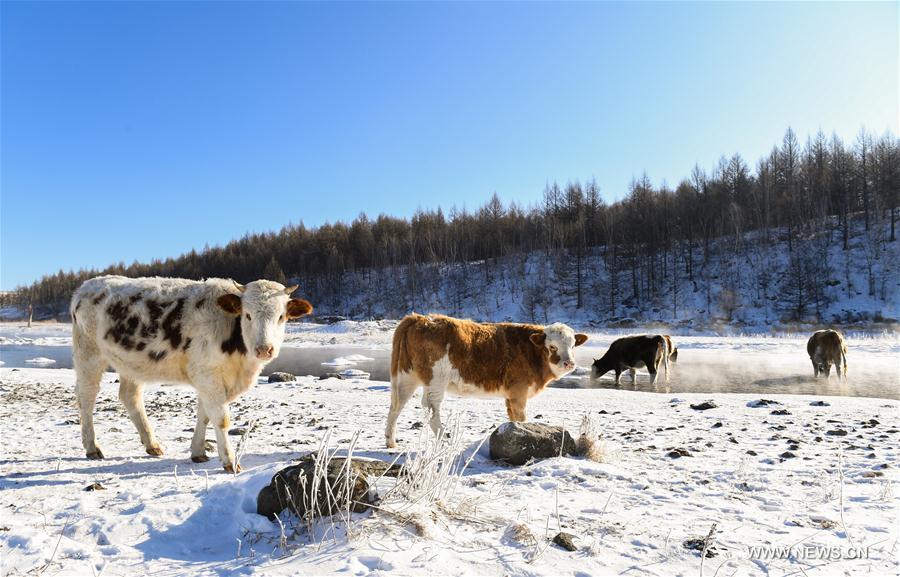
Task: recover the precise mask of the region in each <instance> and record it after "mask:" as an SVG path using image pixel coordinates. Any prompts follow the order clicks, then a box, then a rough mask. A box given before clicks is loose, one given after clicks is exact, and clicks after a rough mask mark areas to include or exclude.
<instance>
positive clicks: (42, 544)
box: [0, 368, 900, 575]
mask: <svg viewBox="0 0 900 577" xmlns="http://www.w3.org/2000/svg"><path fill="white" fill-rule="evenodd" d="M114 378H115V375H114V374H112V373H108V374H107V375H106V376H105V381H104V386H103V389H102V391H101V394H100V399H99V403H98V408H97V411H96V415H97V416H96V421H97V434H98V441H99V443H100V444H101V446H103V447H104V452H105V453H106V455H107V457H108V458H107V459H106V460H105V461H102V462H97V461H87V460H86V459H84V457H83V452H82V449H81V445H80V435H79V426H78V424H77V423H78V416H77V411H76V409H75V403H74V395H73V389H74V375H73V373H72V371H70V370H58V369H56V370H54V369H17V370H13V369H8V368H3V369H0V381H2V386H0V423H2V429H3V430H2V435H3V437H2V438H3V439H4V443H3V452H4V454H3V459H4V460H3V464H2V470H3V478H2V480H0V487H2V489H3V490H2V491H0V511H2V516H0V526H2V529H3V530H2V531H0V553H2V569H3V573H4V574H17V573H25V572H28V571H35V570H40V569H41V568H46V571H47V574H59V575H84V574H88V575H90V574H92V573H99V572H101V571H102V572H103V575H130V574H136V573H164V574H168V575H181V574H210V575H212V574H222V573H223V572H227V571H239V572H241V573H242V574H247V573H256V574H266V575H273V574H274V575H281V574H285V575H286V574H304V575H312V574H343V575H364V574H391V575H398V574H399V575H406V574H411V573H429V574H487V575H504V574H532V575H607V574H620V573H623V572H626V573H629V574H638V573H641V574H649V575H699V574H700V558H699V553H698V552H696V551H692V550H690V549H688V548H686V547H685V546H684V543H685V542H686V541H688V540H690V539H692V538H698V537H704V536H706V535H707V534H708V533H709V530H710V527H711V526H712V525H713V524H714V523H715V524H716V526H717V532H716V540H715V553H716V555H715V556H714V557H709V558H707V559H706V560H705V561H704V568H703V572H704V574H706V575H713V574H714V573H716V571H718V573H719V574H720V575H733V574H736V575H763V574H770V575H787V574H801V575H802V574H803V573H801V571H803V572H805V573H806V574H808V575H832V574H868V573H871V574H880V575H886V574H895V573H896V572H897V571H898V569H900V563H898V557H897V554H898V550H897V538H898V529H897V527H898V525H897V521H898V518H897V517H898V510H900V509H898V496H897V490H896V483H897V481H898V474H897V468H898V467H900V443H898V439H900V432H898V425H900V412H898V407H900V402H898V401H893V400H885V399H874V398H836V397H828V398H824V397H822V398H820V397H815V396H791V395H782V396H773V397H767V398H771V399H772V400H775V401H777V404H774V405H769V406H759V407H754V406H750V405H752V404H753V403H752V401H756V400H759V398H760V397H759V396H758V395H746V394H718V393H717V394H688V395H684V394H678V395H671V394H655V393H638V392H629V391H610V390H566V389H551V390H547V391H546V392H544V393H543V394H541V395H540V396H538V397H536V398H535V399H533V400H532V401H531V402H530V403H529V407H528V413H529V417H530V418H531V419H533V420H539V421H543V422H548V423H553V424H564V425H566V426H567V427H568V428H569V429H570V430H571V431H572V432H573V433H577V431H578V426H579V422H580V420H581V417H582V415H584V414H591V415H593V416H594V417H595V418H596V419H597V420H598V423H599V424H600V427H601V431H602V435H603V444H604V453H605V459H604V462H603V463H595V462H592V461H586V460H581V459H573V458H561V459H550V460H547V461H543V462H540V463H537V464H534V465H531V466H526V467H520V468H511V467H505V466H499V465H496V464H494V463H492V462H490V461H489V460H488V459H487V458H486V456H485V455H484V450H483V449H482V451H481V452H480V453H478V454H477V455H476V456H475V459H474V461H473V463H472V465H471V466H470V468H469V470H468V471H467V472H466V473H465V475H463V477H462V478H461V479H460V480H459V482H458V484H457V486H456V490H455V492H454V493H453V496H452V497H450V498H448V499H447V500H446V502H441V503H437V504H435V505H433V506H432V507H431V509H432V510H429V511H418V512H419V513H420V514H421V517H420V518H416V519H414V520H410V521H408V522H404V521H403V520H402V519H398V518H396V517H395V516H389V515H386V514H384V513H381V512H378V511H371V512H367V513H362V514H357V515H355V516H354V521H353V525H352V529H353V530H352V531H351V533H352V535H353V536H352V538H351V539H349V540H348V539H347V537H346V534H345V532H344V531H343V529H341V528H340V527H338V529H337V530H336V531H335V532H334V533H333V534H332V533H331V529H330V528H329V527H330V525H329V524H328V523H325V524H324V525H323V527H325V529H324V530H325V537H324V538H322V539H321V542H320V544H315V543H310V542H309V539H308V538H307V537H306V536H304V535H302V534H300V535H294V536H290V538H289V539H288V542H287V544H286V545H285V546H284V547H281V546H279V530H278V528H277V527H276V526H275V525H274V524H272V523H270V522H269V521H267V520H266V519H264V518H262V517H259V516H258V515H256V514H255V513H254V511H255V497H256V493H257V492H258V490H259V489H260V488H261V487H262V486H263V485H265V484H266V483H267V482H268V481H269V479H270V478H271V475H272V474H273V473H274V472H275V471H276V470H278V469H279V468H281V467H283V466H285V465H286V464H288V463H289V462H290V461H291V460H292V459H296V458H297V457H299V456H301V455H303V454H305V453H307V452H309V451H311V450H313V449H315V448H316V447H318V446H319V443H320V440H321V439H322V437H323V436H324V435H326V434H328V432H329V431H330V438H331V440H332V444H333V445H334V446H337V447H346V444H347V443H348V442H349V440H350V439H351V438H352V437H353V435H354V434H355V432H357V431H359V432H360V437H359V441H358V445H357V448H356V452H357V454H361V455H365V456H372V457H382V458H387V459H391V458H393V457H394V454H393V453H391V452H388V451H385V450H384V449H383V437H382V430H383V424H384V417H385V413H386V411H387V406H388V403H389V388H388V385H387V384H386V383H382V382H371V381H353V380H350V381H346V380H345V381H340V380H333V379H329V380H324V381H317V380H314V379H313V378H309V377H307V378H302V379H300V380H299V381H297V382H294V383H286V384H279V385H269V384H260V385H259V386H256V387H254V388H253V389H251V391H250V392H249V393H248V394H247V395H245V396H244V397H242V398H241V399H239V400H238V401H237V402H236V403H235V404H234V405H233V412H232V415H233V419H232V420H233V422H234V423H235V424H236V425H237V426H240V425H242V424H244V423H246V422H248V421H249V420H251V419H256V420H257V423H258V424H257V428H256V429H255V430H254V431H252V432H251V433H250V434H249V435H248V437H247V439H246V452H245V456H244V458H243V464H244V466H245V467H246V468H247V471H245V472H244V473H242V474H241V475H239V476H237V477H232V476H229V475H227V474H225V473H223V472H222V471H221V469H220V467H219V464H218V462H217V461H216V459H213V460H211V461H210V462H209V463H205V464H193V463H191V462H190V461H189V459H188V445H189V438H190V435H191V433H190V430H191V427H192V426H193V424H194V403H195V400H194V399H195V397H194V394H193V391H191V390H190V389H188V388H181V387H150V388H148V392H147V408H148V414H149V415H150V419H151V422H152V423H153V424H154V426H155V427H156V430H157V435H158V437H159V438H160V440H161V442H162V443H163V446H164V448H165V450H166V455H165V456H164V457H162V458H152V457H148V456H145V455H144V454H143V451H142V448H141V446H140V443H139V440H138V437H137V434H136V433H135V432H134V430H133V427H132V425H131V423H130V421H129V420H128V417H127V415H126V413H125V411H124V409H123V408H122V406H121V404H120V403H119V402H118V399H117V397H116V394H117V393H116V388H115V385H114V384H113V383H112V380H113V379H114ZM707 399H712V400H713V401H714V402H715V404H717V405H718V407H717V408H714V409H709V410H706V411H697V410H693V409H691V408H690V405H691V404H696V403H699V402H701V401H704V400H707ZM822 399H824V400H825V401H826V402H827V403H828V404H827V405H825V406H819V405H818V404H815V402H816V401H819V400H822ZM444 408H445V412H446V414H448V416H449V414H450V413H451V412H452V413H455V414H456V415H457V416H458V418H459V419H460V422H461V423H462V424H463V425H464V427H463V429H464V433H463V435H464V442H465V443H466V445H468V446H469V447H470V450H472V449H474V448H475V447H476V446H477V445H478V443H480V442H481V440H482V439H483V438H484V436H485V435H486V434H488V433H489V432H490V430H492V428H493V427H494V426H495V425H496V424H498V423H500V422H502V421H503V420H505V415H504V411H503V410H502V403H501V402H499V401H497V400H480V399H459V398H454V397H451V398H449V399H448V400H447V402H445V404H444ZM775 411H778V412H782V411H786V414H776V413H775ZM351 415H352V416H351ZM421 417H422V416H421V414H420V412H419V408H418V406H417V402H416V401H415V399H414V400H413V401H412V402H411V403H410V404H409V406H407V408H406V411H405V412H404V413H403V415H402V416H401V419H400V427H399V441H400V443H401V449H402V448H403V447H404V446H405V447H407V448H409V447H414V446H415V445H416V442H417V438H418V435H419V431H417V430H413V429H411V426H412V425H413V424H414V423H415V422H416V421H420V420H421ZM844 433H845V434H844ZM207 437H208V438H213V435H212V432H211V431H210V432H208V433H207ZM681 450H683V451H686V452H687V453H689V456H682V457H680V458H674V457H671V456H668V455H670V454H672V453H673V451H675V452H679V451H681ZM92 483H100V484H101V485H102V486H103V487H104V488H105V490H99V491H92V492H87V491H85V487H87V486H88V485H91V484H92ZM559 528H561V529H562V530H563V531H566V532H569V533H572V534H574V535H575V536H576V537H577V539H576V544H577V545H578V546H579V550H578V551H576V552H571V553H570V552H567V551H564V550H562V549H560V548H558V547H556V546H549V547H547V546H546V545H547V540H546V538H545V537H548V536H549V537H552V536H553V535H555V534H556V532H557V531H558V530H559ZM289 529H290V524H289ZM238 540H240V542H241V546H240V555H238V550H239V549H238ZM757 546H759V547H788V546H793V547H794V549H793V551H794V556H793V557H791V558H785V559H777V560H773V559H764V558H762V557H764V556H765V555H766V554H768V553H767V552H766V551H755V552H753V553H751V551H750V548H751V547H757ZM804 547H807V548H810V550H811V551H813V553H804V551H806V549H803V548H804ZM813 547H820V548H827V549H812V548H813ZM860 547H868V550H867V551H868V553H867V554H868V558H867V559H852V558H850V557H851V555H853V554H854V552H856V551H858V550H859V549H858V548H860ZM831 548H835V549H834V551H837V552H838V553H839V554H840V555H841V556H842V557H843V558H840V559H838V558H835V555H837V554H834V555H831V556H823V555H824V553H821V552H822V551H826V550H827V551H832V549H831ZM815 551H819V553H815Z"/></svg>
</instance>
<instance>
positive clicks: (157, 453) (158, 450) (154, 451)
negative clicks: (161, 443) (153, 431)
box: [147, 447, 163, 457]
mask: <svg viewBox="0 0 900 577" xmlns="http://www.w3.org/2000/svg"><path fill="white" fill-rule="evenodd" d="M147 454H148V455H152V456H154V457H162V454H163V450H162V447H150V448H149V449H147Z"/></svg>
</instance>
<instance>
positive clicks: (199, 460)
mask: <svg viewBox="0 0 900 577" xmlns="http://www.w3.org/2000/svg"><path fill="white" fill-rule="evenodd" d="M191 461H193V462H194V463H205V462H207V461H209V457H207V456H206V455H191Z"/></svg>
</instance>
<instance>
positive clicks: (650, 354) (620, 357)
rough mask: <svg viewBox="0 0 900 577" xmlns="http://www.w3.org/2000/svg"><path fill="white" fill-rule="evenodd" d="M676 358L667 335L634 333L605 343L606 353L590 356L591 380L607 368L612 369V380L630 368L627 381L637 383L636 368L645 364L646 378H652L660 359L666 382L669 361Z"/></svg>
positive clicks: (617, 380) (652, 380) (606, 371)
mask: <svg viewBox="0 0 900 577" xmlns="http://www.w3.org/2000/svg"><path fill="white" fill-rule="evenodd" d="M676 358H678V350H677V349H675V347H674V346H672V339H671V337H669V336H668V335H637V336H631V337H622V338H620V339H616V340H614V341H613V342H612V344H611V345H609V349H607V351H606V353H605V354H604V355H603V356H602V357H600V358H599V359H596V360H594V364H593V365H592V366H591V380H594V381H596V380H599V379H600V377H602V376H603V375H605V374H606V373H608V372H609V371H615V372H616V384H617V385H618V384H619V377H621V376H622V373H623V372H624V371H625V369H628V370H629V371H630V372H631V383H632V384H635V383H637V369H640V368H643V367H646V368H647V371H648V372H649V373H650V382H651V383H655V382H656V374H657V372H658V370H659V365H660V363H662V364H663V368H664V369H665V371H666V382H667V383H668V382H669V361H674V360H675V359H676Z"/></svg>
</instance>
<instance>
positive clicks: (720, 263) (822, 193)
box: [0, 129, 900, 321]
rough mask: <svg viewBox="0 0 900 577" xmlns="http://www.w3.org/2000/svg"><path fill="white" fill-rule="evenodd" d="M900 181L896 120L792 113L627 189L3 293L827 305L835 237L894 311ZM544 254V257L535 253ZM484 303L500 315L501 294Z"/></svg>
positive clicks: (609, 313) (787, 316)
mask: <svg viewBox="0 0 900 577" xmlns="http://www.w3.org/2000/svg"><path fill="white" fill-rule="evenodd" d="M898 198H900V139H898V137H897V136H896V135H894V134H891V133H885V134H883V135H880V136H876V135H873V134H871V133H869V132H868V131H866V130H864V129H862V130H860V132H859V133H858V135H857V136H856V138H855V139H854V140H853V142H850V143H846V142H844V141H843V140H842V139H840V138H839V137H838V136H836V135H832V136H830V137H829V136H826V135H825V134H824V133H822V132H819V133H817V134H815V135H812V136H809V137H807V138H806V139H805V141H804V142H803V143H801V141H800V140H799V139H798V137H797V135H796V134H795V133H794V132H793V130H791V129H788V130H787V131H786V133H785V134H784V137H783V138H782V140H781V142H780V143H779V144H777V145H775V146H774V147H773V148H772V150H771V152H770V153H769V154H768V155H766V156H765V157H763V158H761V159H759V160H758V161H757V162H756V164H755V165H753V166H750V165H748V163H747V162H746V161H745V160H744V159H743V158H741V156H740V155H737V154H735V155H733V156H731V157H725V156H723V157H722V158H720V159H719V161H718V162H717V163H716V164H715V166H714V167H713V168H711V169H708V170H707V169H703V168H701V167H699V166H695V167H694V168H693V170H692V171H691V172H690V175H689V176H688V177H686V178H684V179H683V180H682V181H681V182H679V183H678V185H677V186H675V187H674V188H670V187H668V186H666V185H665V184H663V185H659V186H654V184H653V183H652V182H651V180H650V178H649V177H648V176H647V175H646V174H644V175H642V176H641V177H639V178H635V179H634V180H633V181H632V182H631V185H630V187H629V190H628V192H627V194H626V195H625V197H624V198H623V199H622V200H620V201H617V202H612V203H607V202H605V201H604V199H603V196H602V194H601V190H600V188H599V187H598V185H597V183H596V182H595V181H594V180H590V181H587V182H579V181H572V182H569V183H567V184H565V185H562V186H561V185H559V184H557V183H552V184H549V185H547V186H546V187H545V190H544V194H543V199H542V202H541V203H539V204H538V205H536V206H530V207H524V206H521V205H519V204H517V203H515V202H511V203H504V202H502V201H501V199H500V198H498V196H497V195H496V194H495V195H494V196H493V197H492V198H490V199H489V200H488V201H487V202H486V203H485V204H484V205H483V206H482V207H480V208H479V209H477V210H473V211H468V210H465V209H463V210H458V209H455V208H454V209H451V210H450V211H449V212H445V211H443V210H442V209H440V208H437V209H434V210H420V211H418V212H417V213H416V214H415V215H413V216H412V218H409V219H405V218H397V217H393V216H388V215H378V216H377V217H370V216H367V215H365V214H361V215H360V216H359V217H358V218H356V219H355V220H354V221H353V222H351V223H349V224H347V223H342V222H338V223H334V224H325V225H322V226H319V227H317V228H307V227H305V226H304V225H303V224H299V225H290V226H286V227H284V228H283V229H281V230H280V231H279V232H268V233H259V234H248V235H246V236H244V237H243V238H240V239H238V240H234V241H232V242H229V243H228V244H227V245H225V246H224V247H212V248H206V249H204V250H203V251H201V252H196V251H191V252H189V253H187V254H184V255H181V256H179V257H176V258H167V259H165V260H154V261H151V262H149V263H138V262H135V263H133V264H130V265H125V264H124V263H119V264H115V265H112V266H110V267H108V268H106V269H104V270H79V271H68V272H65V271H62V270H61V271H59V272H57V273H56V274H51V275H47V276H45V277H43V278H42V279H40V280H38V281H36V282H34V283H33V284H32V285H30V286H22V287H18V288H17V289H16V290H15V291H12V292H11V293H7V294H6V295H4V296H3V300H4V302H3V303H0V304H4V305H17V306H19V307H24V306H27V305H28V304H29V303H32V304H33V305H34V306H35V307H44V309H45V310H49V311H50V312H51V314H57V315H62V314H64V313H65V311H66V308H67V306H68V299H69V297H70V295H71V294H72V292H73V291H74V290H75V289H76V288H77V287H78V285H79V284H80V283H81V282H83V281H84V280H85V279H87V278H90V277H92V276H95V275H97V274H122V275H127V276H152V275H159V276H178V277H185V278H196V279H199V278H203V277H212V276H218V277H231V278H234V279H236V280H238V281H240V282H247V281H250V280H254V279H256V278H269V279H273V280H278V281H281V282H285V281H287V280H291V281H298V282H299V283H300V285H301V289H300V293H302V294H303V295H304V297H305V298H308V299H310V300H311V301H312V302H313V303H315V304H316V305H317V310H318V311H320V312H329V313H334V314H348V315H351V316H355V317H366V316H384V315H387V316H399V315H401V314H403V313H404V312H406V311H408V310H411V309H417V308H420V307H422V306H434V295H436V294H437V295H439V296H440V298H445V299H447V301H448V302H446V303H444V304H443V307H442V308H444V309H445V310H446V311H447V312H467V311H471V309H470V308H467V307H466V306H464V301H465V300H467V299H472V298H481V299H484V298H485V295H483V294H478V291H477V290H475V289H473V287H476V286H480V287H494V289H495V290H505V289H502V288H501V289H498V287H504V286H511V285H509V283H506V284H500V285H498V284H496V283H494V282H493V279H494V278H495V277H498V276H502V277H503V278H507V277H509V276H520V277H521V278H520V279H518V280H517V281H516V282H515V283H514V285H515V287H516V288H515V291H516V292H517V293H518V294H517V295H516V298H515V300H516V302H517V303H518V307H519V309H518V312H519V313H520V315H518V316H523V317H531V319H534V320H539V317H540V316H541V315H540V314H539V313H538V312H537V311H538V310H539V309H540V307H541V306H542V304H541V303H544V304H543V306H544V310H545V312H546V311H547V310H549V309H548V306H547V304H546V302H545V301H547V300H550V301H552V300H553V299H554V298H556V297H555V295H554V291H555V292H556V293H558V295H559V299H560V300H561V301H563V300H564V301H565V303H566V304H565V306H566V307H567V309H566V310H568V311H569V312H570V313H571V314H569V315H567V316H578V311H580V310H582V309H584V308H585V307H586V306H590V307H592V309H593V310H591V311H590V315H592V316H595V317H597V318H615V317H617V316H621V315H622V314H625V313H629V312H634V311H647V310H654V309H655V310H657V311H658V310H659V309H660V307H666V308H668V309H670V313H674V317H673V315H672V314H668V316H669V317H670V318H679V306H678V305H679V299H681V300H682V301H684V300H685V299H686V295H684V294H681V295H679V292H682V293H683V292H684V291H685V290H686V289H685V288H684V287H686V286H687V287H691V289H690V290H691V291H692V292H694V293H705V295H704V298H705V300H706V303H707V305H706V313H707V314H708V315H709V314H712V312H711V307H710V303H711V302H712V301H715V303H716V309H717V311H718V313H719V314H723V311H724V314H725V316H726V317H727V316H729V315H730V312H733V310H734V309H735V308H737V307H740V306H742V303H746V302H749V301H750V300H753V299H754V298H755V299H763V300H777V301H778V302H777V306H776V307H775V308H774V310H775V311H776V312H777V316H778V317H779V318H781V319H784V320H794V321H800V320H813V321H816V320H819V321H821V320H823V311H825V310H826V309H827V308H828V305H829V304H830V303H831V301H833V300H834V299H835V298H840V293H839V292H838V293H835V291H834V290H830V289H829V287H833V286H834V285H835V284H836V283H839V282H841V281H840V280H836V279H837V278H838V277H839V276H840V274H841V271H839V270H837V269H836V266H837V265H835V264H834V260H835V259H834V258H833V255H832V256H829V255H830V254H832V252H833V249H835V247H837V249H838V250H840V251H845V252H847V254H848V255H849V254H850V251H854V252H853V257H852V259H851V258H850V257H849V256H848V257H847V259H846V260H847V261H848V263H847V264H846V266H845V270H844V271H843V274H844V275H845V276H846V277H847V278H846V282H847V283H848V287H846V288H847V290H848V291H849V288H850V287H849V284H850V283H851V280H850V272H849V271H850V264H849V261H850V260H853V261H854V262H855V264H856V265H858V267H860V270H861V271H862V274H863V277H864V281H863V282H862V283H859V282H858V283H856V285H859V284H864V285H865V286H864V287H862V288H863V292H865V294H866V296H868V297H870V298H871V299H875V300H878V301H881V302H882V303H885V307H886V310H889V311H892V312H893V309H894V308H895V306H894V305H895V304H896V303H895V302H894V299H896V284H897V283H896V279H893V278H892V275H896V273H897V269H896V262H895V261H896V256H897V252H898V251H897V250H895V247H896V245H895V244H891V243H895V242H896V220H897V217H898V214H897V212H898V211H897V204H898ZM854 243H855V246H851V245H853V244H854ZM754 255H755V256H754ZM776 256H777V258H776ZM536 258H537V260H538V261H540V262H542V263H543V264H546V265H547V266H546V267H545V266H540V267H534V266H533V263H534V261H535V259H536ZM752 258H757V259H763V260H760V261H759V262H756V263H755V264H754V263H752V262H749V261H748V259H752ZM748 264H752V265H753V266H752V267H750V268H752V271H753V273H752V274H748V272H747V271H748ZM548 267H549V268H548ZM475 279H479V281H480V282H478V283H475V282H473V281H474V280H475ZM713 279H714V280H715V282H714V283H713V282H712V280H713ZM713 285H715V294H713V289H712V288H711V287H712V286H713ZM856 289H859V286H856ZM361 293H364V294H365V295H367V297H368V298H364V299H360V298H359V297H360V294H361ZM848 294H849V293H848ZM497 302H499V300H498V301H497ZM569 309H572V310H569ZM420 310H421V308H420ZM470 314H471V313H470ZM478 314H479V316H482V317H483V318H490V317H494V316H497V315H494V314H492V313H491V306H490V305H484V307H483V308H482V307H479V308H478ZM681 314H682V315H685V314H691V311H689V310H682V312H681ZM501 316H502V315H501ZM507 316H511V315H507Z"/></svg>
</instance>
